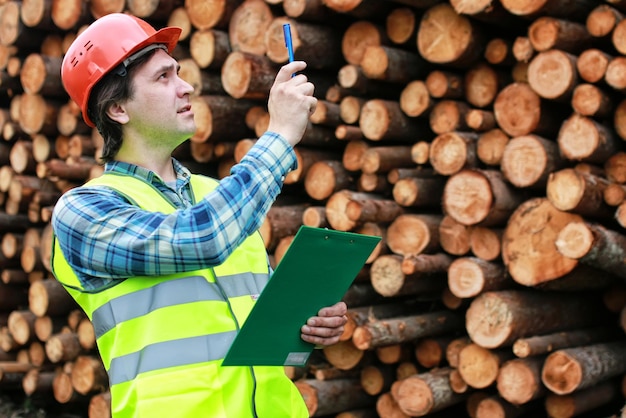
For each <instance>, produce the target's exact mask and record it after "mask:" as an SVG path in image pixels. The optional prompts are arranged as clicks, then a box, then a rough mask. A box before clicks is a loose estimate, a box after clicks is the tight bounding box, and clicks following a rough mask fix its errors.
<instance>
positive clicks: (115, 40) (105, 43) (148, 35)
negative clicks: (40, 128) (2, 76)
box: [61, 13, 182, 128]
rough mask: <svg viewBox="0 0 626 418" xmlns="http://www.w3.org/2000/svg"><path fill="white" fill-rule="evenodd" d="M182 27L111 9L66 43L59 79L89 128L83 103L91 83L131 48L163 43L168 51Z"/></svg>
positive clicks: (89, 123) (103, 74) (118, 61)
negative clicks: (157, 23) (160, 24)
mask: <svg viewBox="0 0 626 418" xmlns="http://www.w3.org/2000/svg"><path fill="white" fill-rule="evenodd" d="M181 31H182V29H180V28H177V27H167V28H163V29H161V30H159V31H157V30H155V29H154V28H153V27H152V26H150V24H148V23H147V22H145V21H143V20H141V19H139V18H137V17H135V16H132V15H129V14H124V13H111V14H108V15H106V16H103V17H101V18H100V19H98V20H96V21H95V22H93V23H92V24H91V25H90V26H89V27H88V28H87V29H85V30H84V31H83V32H82V33H80V34H79V35H78V36H77V37H76V39H75V40H74V42H72V44H71V45H70V47H69V49H68V50H67V52H66V53H65V57H64V58H63V64H62V66H61V80H62V81H63V86H64V87H65V90H66V91H67V92H68V94H69V95H70V97H71V98H72V100H74V101H75V102H76V103H77V104H78V105H79V106H80V109H81V110H82V112H83V119H85V122H86V123H87V125H89V126H91V127H92V128H93V127H94V126H95V124H94V123H93V122H92V121H91V120H90V119H89V116H88V115H87V104H88V102H89V95H90V94H91V90H92V89H93V87H94V86H95V85H96V84H97V83H98V81H100V80H101V79H102V77H104V76H105V75H106V74H107V73H108V72H109V71H111V70H112V69H114V68H115V67H117V66H118V65H119V64H120V63H122V61H124V60H125V59H127V58H128V57H129V56H131V55H133V54H134V53H135V52H137V51H139V50H141V49H143V48H145V47H146V46H148V45H152V44H164V45H165V46H166V48H167V50H168V52H170V53H171V52H172V50H173V49H174V47H175V46H176V44H177V43H178V38H179V36H180V33H181Z"/></svg>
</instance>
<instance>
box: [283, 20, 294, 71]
mask: <svg viewBox="0 0 626 418" xmlns="http://www.w3.org/2000/svg"><path fill="white" fill-rule="evenodd" d="M283 35H284V36H285V46H286V47H287V52H288V53H289V62H293V60H294V57H293V42H292V41H291V25H289V23H285V24H284V25H283ZM291 76H292V77H295V76H296V73H293V74H291Z"/></svg>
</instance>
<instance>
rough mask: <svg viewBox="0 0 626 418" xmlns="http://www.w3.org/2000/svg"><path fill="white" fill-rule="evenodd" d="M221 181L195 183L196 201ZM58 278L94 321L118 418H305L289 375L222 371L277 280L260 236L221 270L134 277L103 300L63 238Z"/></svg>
mask: <svg viewBox="0 0 626 418" xmlns="http://www.w3.org/2000/svg"><path fill="white" fill-rule="evenodd" d="M216 184H217V183H216V181H215V180H212V179H209V178H207V177H204V176H198V175H192V178H191V186H192V189H193V193H194V196H195V198H196V201H199V200H200V199H202V197H203V196H204V195H206V194H207V193H209V192H210V191H211V190H213V189H214V188H215V186H216ZM86 186H87V187H91V186H106V187H109V188H112V189H114V190H116V191H117V192H118V193H120V194H121V195H123V196H125V197H126V198H127V199H128V200H129V201H130V202H133V204H135V205H136V206H138V207H141V208H143V209H146V210H149V211H154V212H163V213H172V212H173V211H174V210H175V208H174V206H173V205H172V204H171V203H170V202H169V201H168V200H167V198H166V197H165V196H163V195H162V194H161V193H160V192H159V191H158V190H157V189H155V188H154V187H153V186H151V185H150V184H148V183H146V182H144V181H142V180H140V179H137V178H135V177H132V176H128V175H120V174H117V173H105V174H104V175H102V176H101V177H99V178H97V179H94V180H91V181H90V182H88V183H87V184H86ZM51 265H52V270H53V273H54V276H55V277H56V279H57V280H59V282H61V283H62V284H63V285H64V287H65V288H66V289H67V290H68V292H69V293H70V294H71V295H72V297H73V298H74V299H75V300H76V302H77V303H78V304H79V305H80V307H81V308H82V309H83V310H84V311H85V313H86V314H87V316H88V317H89V319H90V320H91V321H92V323H93V326H94V330H95V333H96V342H97V346H98V350H99V353H100V356H101V358H102V361H103V364H104V366H105V369H106V370H107V373H108V376H109V384H110V390H111V410H112V415H113V418H160V417H163V418H201V417H210V418H246V417H259V418H265V417H268V418H283V417H284V418H300V417H303V418H304V417H308V416H309V414H308V411H307V408H306V405H305V403H304V400H303V398H302V395H301V394H300V392H299V391H298V389H297V388H296V386H295V385H294V384H293V382H292V381H291V380H290V379H289V378H288V377H287V376H286V375H285V373H284V368H283V367H275V366H255V367H233V366H229V367H221V363H222V359H223V358H224V356H225V354H226V352H227V351H228V348H229V347H230V345H231V343H232V341H233V339H234V337H235V335H236V333H237V330H238V329H239V327H240V326H241V325H242V324H243V322H244V321H245V320H246V318H247V316H248V314H249V312H250V310H251V309H252V306H253V305H254V301H255V300H256V297H257V296H258V294H260V293H261V290H262V289H263V287H264V286H265V284H266V283H267V281H268V280H269V269H268V265H267V257H266V251H265V246H264V244H263V241H262V239H261V236H260V234H258V233H256V234H253V235H251V236H250V237H248V238H247V239H246V240H245V241H244V242H243V244H242V245H241V246H239V247H238V248H237V249H236V250H235V251H234V252H233V253H232V254H231V255H230V257H228V259H227V260H226V261H225V262H224V263H223V264H221V265H220V266H217V267H214V268H212V269H204V270H197V271H189V272H185V273H180V274H173V275H165V276H158V277H131V278H128V279H125V280H119V281H116V284H115V285H114V286H112V287H109V288H107V289H103V290H100V291H97V292H90V291H87V290H86V289H84V288H83V287H82V285H81V284H80V281H79V280H78V278H77V276H76V274H75V273H74V271H73V270H72V268H71V267H70V265H69V264H68V262H67V261H66V259H65V257H64V256H63V253H62V251H61V248H60V246H59V243H58V242H57V240H56V239H55V241H54V247H53V252H52V261H51Z"/></svg>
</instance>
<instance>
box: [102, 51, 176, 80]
mask: <svg viewBox="0 0 626 418" xmlns="http://www.w3.org/2000/svg"><path fill="white" fill-rule="evenodd" d="M155 49H162V50H164V51H166V52H167V46H166V45H165V44H151V45H148V46H147V47H145V48H143V49H140V50H139V51H137V52H135V53H134V54H132V55H130V56H129V57H128V58H126V59H125V60H124V61H122V62H121V63H120V65H118V66H117V67H116V68H115V69H114V70H113V72H114V73H115V74H117V75H119V76H120V77H126V74H128V71H127V70H126V69H127V68H128V66H129V65H131V64H132V63H133V62H135V61H137V60H138V59H139V58H141V57H142V56H144V55H146V54H147V53H148V52H150V51H154V50H155Z"/></svg>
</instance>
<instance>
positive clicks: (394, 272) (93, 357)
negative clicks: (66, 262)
mask: <svg viewBox="0 0 626 418" xmlns="http://www.w3.org/2000/svg"><path fill="white" fill-rule="evenodd" d="M0 3H1V4H0V94H1V95H0V127H1V128H2V129H1V131H0V132H1V136H2V140H0V162H1V167H0V202H1V203H2V210H1V211H0V231H1V232H0V237H1V238H2V241H1V253H0V266H1V275H0V277H1V279H2V283H0V310H1V311H2V314H1V315H0V326H1V328H0V390H5V389H7V390H8V389H15V388H17V389H18V390H21V391H23V392H24V393H25V394H26V395H27V396H33V397H37V398H38V399H39V398H41V399H47V400H49V402H51V403H55V404H63V405H67V406H68V407H72V408H78V409H79V410H82V411H84V413H85V414H87V415H88V416H89V417H90V418H99V417H106V416H109V414H110V411H109V403H110V398H109V394H108V392H107V381H106V374H105V372H104V370H103V368H102V365H101V363H100V361H99V359H98V355H97V352H96V350H95V346H94V335H93V329H92V327H91V324H90V322H89V321H88V320H87V319H86V318H85V317H84V316H83V315H82V314H81V312H80V311H79V310H77V306H76V305H75V304H74V302H73V301H72V300H71V299H70V298H69V297H68V296H67V294H66V293H64V291H63V289H62V288H61V287H60V286H59V285H58V283H57V282H56V281H55V280H54V279H53V278H52V275H51V273H50V266H49V257H50V242H51V229H50V225H49V221H50V215H51V211H52V208H53V206H54V204H55V202H56V200H57V199H58V197H59V196H60V195H61V193H63V192H64V191H66V190H69V189H70V188H72V187H75V186H77V185H80V184H82V183H83V182H84V181H86V180H88V179H90V178H92V177H94V176H97V175H98V174H99V173H100V172H101V171H102V167H101V166H100V165H98V164H97V159H98V156H99V155H100V150H101V146H102V138H101V137H100V136H99V134H98V132H97V131H96V130H91V129H89V128H88V127H87V126H86V125H85V124H84V123H83V122H82V119H81V117H80V113H79V109H78V108H77V106H76V104H75V103H72V102H71V101H70V100H69V98H68V97H67V95H66V94H65V93H64V91H63V88H62V86H61V83H60V75H59V68H60V63H61V60H62V57H63V53H64V51H65V50H66V48H67V46H68V45H69V43H70V42H71V40H72V39H73V37H74V36H75V35H76V33H77V32H78V31H80V30H81V28H82V27H83V26H84V25H86V24H88V23H90V22H91V21H93V19H94V18H97V17H100V16H102V15H104V14H107V13H111V12H121V11H126V12H128V13H132V14H135V15H137V16H140V17H142V18H145V19H147V20H149V21H150V22H152V23H153V24H154V25H155V26H157V27H159V26H164V25H176V26H180V27H182V28H183V33H182V39H181V42H180V44H179V46H178V47H177V49H176V51H175V56H176V58H177V59H179V61H180V64H181V74H182V76H183V77H184V78H185V79H187V80H188V81H189V82H190V83H191V84H193V86H194V87H195V92H194V95H193V98H192V101H193V108H194V111H195V114H196V121H197V124H198V131H197V133H196V134H195V135H194V136H193V137H192V138H191V139H190V141H188V142H187V143H185V144H183V145H182V146H181V147H180V148H179V149H177V150H176V152H175V156H176V157H177V158H178V159H179V160H181V161H183V162H184V163H185V164H187V165H188V166H189V167H190V168H191V169H192V170H193V171H196V172H202V173H205V174H209V175H214V176H217V177H223V176H226V175H228V171H229V169H230V167H231V166H232V165H233V164H234V163H236V162H237V161H238V160H239V159H240V158H241V156H242V155H243V154H244V153H245V152H246V151H247V150H248V149H249V147H250V146H251V145H252V144H253V143H254V141H255V140H256V138H258V136H259V135H261V134H262V132H263V131H264V130H265V129H266V127H267V124H268V113H267V109H266V107H265V104H266V100H267V96H268V93H269V89H270V87H271V84H272V82H273V78H274V76H275V73H276V71H277V69H278V68H279V67H280V65H281V64H283V63H284V62H286V61H287V58H288V57H287V52H286V50H285V48H284V43H283V39H282V24H283V23H290V24H291V28H292V33H293V41H294V48H295V56H296V58H297V59H302V60H305V61H307V62H308V68H307V70H306V74H307V76H309V78H310V79H311V80H312V81H313V82H314V83H315V84H316V96H317V97H318V98H319V104H318V108H317V110H316V112H315V114H314V115H312V117H311V123H310V125H309V128H308V129H307V132H306V134H305V136H304V138H303V140H302V142H301V143H300V144H299V145H298V146H297V148H296V154H297V157H298V163H299V164H298V169H297V170H295V171H294V172H292V173H290V174H289V176H287V178H286V185H285V190H284V193H283V194H282V196H281V197H280V198H279V200H278V201H277V202H276V204H275V205H274V206H273V207H272V209H271V211H270V213H269V215H268V217H267V219H266V221H265V223H264V224H263V226H262V228H261V233H262V235H263V237H264V240H265V243H266V247H267V249H268V252H269V253H270V255H271V256H272V260H273V262H274V263H278V262H279V261H280V258H281V256H282V254H284V252H285V250H286V248H287V247H288V246H289V244H290V242H291V240H292V239H293V236H294V234H295V233H296V231H297V230H298V228H299V227H300V226H301V225H309V226H316V227H328V228H332V229H337V230H341V231H353V232H357V233H364V234H371V235H379V236H381V237H382V238H383V240H382V242H381V244H380V245H379V246H378V247H377V248H376V249H375V251H374V252H373V253H372V255H371V256H370V258H369V260H368V261H367V263H366V265H365V266H364V268H363V270H362V271H361V273H360V274H359V275H358V277H357V278H355V281H354V283H353V285H352V286H351V288H350V289H349V291H348V293H347V294H346V295H345V297H344V300H345V301H346V302H347V303H348V305H349V308H350V311H349V323H348V326H347V327H346V330H345V333H344V335H343V336H342V338H341V341H340V342H339V343H338V344H336V345H334V346H331V347H327V348H325V349H324V350H318V351H316V352H315V355H314V356H313V359H312V360H311V361H310V363H309V365H308V366H307V367H306V368H303V369H293V368H286V372H287V373H288V374H289V375H290V376H291V378H292V379H293V380H294V381H296V384H297V386H298V388H299V389H300V391H301V393H302V394H303V396H304V399H305V401H306V403H307V406H308V408H309V411H310V414H311V416H334V417H338V418H339V417H341V418H348V417H353V418H354V417H375V416H379V417H382V418H386V417H410V416H433V417H439V416H446V417H449V416H457V417H462V416H469V417H472V418H474V417H479V418H484V417H489V418H491V417H503V418H504V417H506V418H508V417H520V416H525V417H537V416H550V417H571V416H583V415H584V414H587V415H586V416H593V417H599V416H609V415H614V416H618V415H619V414H621V415H622V416H626V415H625V413H623V412H621V410H622V407H623V406H624V398H625V396H626V334H625V332H626V283H625V282H624V279H626V273H625V269H624V260H625V256H626V230H625V228H626V147H625V145H624V144H625V142H624V141H626V97H625V96H624V92H625V91H626V77H625V76H624V74H625V73H626V72H625V71H626V40H625V39H626V36H625V34H626V19H624V16H625V14H626V1H624V0H605V1H604V2H598V1H594V0H537V1H532V2H529V1H522V0H500V1H497V0H474V1H466V0H449V1H444V0H393V1H378V0H222V1H207V0H185V1H184V2H183V0H177V1H176V0H174V1H168V0H163V1H160V2H148V1H141V0H127V1H126V2H124V1H109V0H91V1H90V2H82V1H80V0H75V1H73V2H72V1H63V2H61V1H57V0H52V1H43V0H23V1H21V2H17V1H9V0H3V1H2V2H0Z"/></svg>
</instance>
